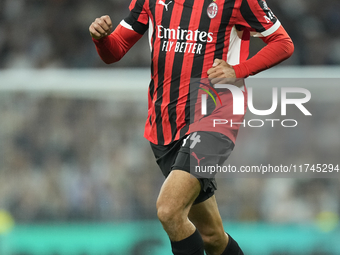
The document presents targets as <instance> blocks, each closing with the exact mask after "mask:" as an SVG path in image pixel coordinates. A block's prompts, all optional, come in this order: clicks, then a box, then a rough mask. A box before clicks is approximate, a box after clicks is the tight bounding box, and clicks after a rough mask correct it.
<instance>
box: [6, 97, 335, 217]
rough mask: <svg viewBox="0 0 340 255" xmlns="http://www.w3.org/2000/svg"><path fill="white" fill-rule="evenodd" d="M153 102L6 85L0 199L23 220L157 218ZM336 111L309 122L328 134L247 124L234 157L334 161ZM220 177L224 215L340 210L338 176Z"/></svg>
mask: <svg viewBox="0 0 340 255" xmlns="http://www.w3.org/2000/svg"><path fill="white" fill-rule="evenodd" d="M118 107H119V109H120V110H119V111H116V110H115V109H117V108H118ZM311 107H312V105H311V106H310V107H309V108H310V109H312V108H311ZM316 108H317V106H314V109H312V110H313V113H316V114H317V109H316ZM145 109H146V105H145V103H143V102H136V101H124V102H122V101H119V100H107V101H105V100H92V99H74V98H60V97H51V96H47V97H46V96H44V97H39V96H36V95H34V94H29V93H28V94H23V93H20V92H4V93H2V94H1V96H0V115H1V122H0V162H1V168H0V194H1V195H0V208H2V209H5V210H7V211H9V212H10V213H11V214H12V215H13V216H14V218H15V220H16V221H19V222H37V221H50V220H51V221H69V220H72V221H74V220H86V221H110V220H131V219H134V220H136V219H153V218H155V217H156V214H155V211H156V210H155V200H156V198H157V194H158V191H159V188H160V186H161V184H162V182H163V176H162V174H161V172H160V171H159V170H158V166H157V165H156V163H155V162H154V158H153V155H152V154H151V150H150V148H149V144H148V142H147V141H146V140H145V139H144V138H143V128H144V122H145ZM336 109H340V104H339V102H338V103H337V107H335V110H336ZM335 110H334V111H328V112H327V113H326V114H324V113H322V114H320V116H323V117H322V118H321V119H319V121H321V122H322V123H324V124H323V125H319V123H317V122H316V121H318V118H311V119H310V122H306V123H304V124H302V125H306V126H314V127H316V129H315V132H322V131H325V130H327V134H328V135H327V136H323V138H322V139H323V140H324V141H323V142H324V143H322V141H320V140H318V139H317V138H315V133H314V132H300V133H299V132H296V133H294V134H295V135H296V137H292V135H291V134H289V135H285V133H284V132H280V134H281V135H278V134H277V133H276V134H275V132H273V129H271V128H270V127H269V128H267V129H265V130H263V129H261V132H259V131H258V130H259V129H256V128H255V129H254V128H253V129H252V128H250V129H243V131H242V134H240V137H239V143H238V145H237V146H236V148H235V150H238V151H235V153H234V155H232V157H231V161H230V163H231V164H232V165H233V164H248V165H257V164H260V163H261V162H266V163H271V164H273V165H275V164H278V162H281V163H286V162H289V163H296V164H299V163H306V162H308V163H310V164H313V163H321V162H320V161H322V162H327V163H336V161H337V160H338V155H339V152H338V150H336V148H338V142H339V141H338V140H337V139H339V138H337V137H336V136H337V134H338V130H337V129H336V128H334V127H336V126H334V125H332V122H331V120H332V118H333V117H334V116H335V114H334V113H335ZM336 121H339V118H338V119H337V120H336ZM327 123H329V124H330V125H327ZM337 126H339V124H338V125H337ZM299 130H305V129H303V128H300V129H299ZM287 137H289V139H287ZM327 137H329V140H327V139H326V138H327ZM332 140H333V141H334V142H333V145H332ZM325 144H326V145H325ZM259 145H260V146H261V150H259V149H258V146H259ZM323 146H326V147H327V149H326V150H325V149H324V147H323ZM329 146H330V147H329ZM333 148H334V149H335V150H332V149H333ZM330 149H331V150H330ZM275 151H276V153H275ZM269 152H271V153H269ZM235 162H236V163H235ZM218 185H219V186H218V192H217V199H218V200H219V202H220V203H219V204H220V210H221V214H222V216H223V217H224V219H225V220H251V221H255V220H264V221H270V222H296V223H297V222H300V223H301V222H311V221H314V220H317V219H319V218H320V217H321V216H322V215H323V214H324V213H328V214H332V215H334V216H336V215H339V214H340V208H339V201H340V185H339V179H326V178H325V179H309V175H304V176H303V178H301V179H297V178H295V179H287V178H281V179H269V178H255V179H250V178H239V179H228V178H219V179H218Z"/></svg>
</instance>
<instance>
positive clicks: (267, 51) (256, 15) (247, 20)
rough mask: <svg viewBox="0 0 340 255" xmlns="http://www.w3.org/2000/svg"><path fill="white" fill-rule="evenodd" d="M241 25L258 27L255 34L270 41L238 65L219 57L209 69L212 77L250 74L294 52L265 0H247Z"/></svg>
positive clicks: (240, 76)
mask: <svg viewBox="0 0 340 255" xmlns="http://www.w3.org/2000/svg"><path fill="white" fill-rule="evenodd" d="M238 25H241V26H243V27H245V28H248V29H251V30H254V31H256V33H255V36H257V37H260V38H261V39H262V40H263V41H264V42H265V43H266V44H267V45H266V46H265V47H263V48H262V50H260V51H259V52H258V53H257V54H256V55H255V56H253V57H252V58H250V59H248V60H246V61H244V62H242V63H239V64H237V65H234V66H231V65H229V64H228V63H226V62H225V61H223V60H218V59H217V60H215V62H214V65H213V67H212V68H211V69H209V71H208V75H209V78H211V79H213V78H218V77H224V78H246V77H248V76H249V75H254V74H257V73H259V72H261V71H263V70H266V69H268V68H270V67H272V66H275V65H277V64H279V63H280V62H282V61H284V60H285V59H287V58H289V57H290V56H291V55H292V54H293V52H294V44H293V42H292V40H291V38H290V37H289V35H288V34H287V32H286V31H285V29H284V28H283V27H282V25H281V23H280V21H279V20H278V19H277V18H276V16H275V15H274V14H273V12H272V11H271V10H270V9H269V8H268V6H267V4H266V2H265V1H263V0H243V1H242V4H241V8H240V11H239V21H238Z"/></svg>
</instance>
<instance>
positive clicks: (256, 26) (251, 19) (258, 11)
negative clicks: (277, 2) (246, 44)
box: [237, 0, 281, 37]
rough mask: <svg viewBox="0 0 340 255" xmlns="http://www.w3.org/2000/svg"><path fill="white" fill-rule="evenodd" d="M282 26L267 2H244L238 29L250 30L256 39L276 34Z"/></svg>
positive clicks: (257, 0) (240, 11) (262, 0)
mask: <svg viewBox="0 0 340 255" xmlns="http://www.w3.org/2000/svg"><path fill="white" fill-rule="evenodd" d="M280 25H281V23H280V21H279V20H278V19H277V18H276V16H275V15H274V13H273V12H272V11H271V9H270V8H269V7H268V5H267V2H266V1H265V0H242V3H241V6H240V10H239V15H238V20H237V27H247V28H250V29H251V30H252V31H254V32H252V33H251V34H252V35H253V36H255V37H266V36H269V35H271V34H272V33H274V32H275V31H276V30H277V29H278V28H279V27H280Z"/></svg>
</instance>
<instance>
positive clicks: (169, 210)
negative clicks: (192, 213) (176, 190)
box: [157, 201, 181, 224]
mask: <svg viewBox="0 0 340 255" xmlns="http://www.w3.org/2000/svg"><path fill="white" fill-rule="evenodd" d="M157 217H158V219H159V221H160V222H161V223H162V224H171V223H174V222H177V221H179V220H180V219H181V212H180V210H178V208H176V207H175V206H172V205H171V204H167V203H162V202H160V201H157Z"/></svg>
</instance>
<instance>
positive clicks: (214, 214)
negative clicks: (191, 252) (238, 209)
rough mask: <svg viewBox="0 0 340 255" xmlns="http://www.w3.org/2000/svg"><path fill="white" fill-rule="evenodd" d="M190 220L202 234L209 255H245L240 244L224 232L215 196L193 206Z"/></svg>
mask: <svg viewBox="0 0 340 255" xmlns="http://www.w3.org/2000/svg"><path fill="white" fill-rule="evenodd" d="M189 219H190V221H191V222H192V223H193V224H194V225H195V226H196V228H197V229H198V231H199V232H200V234H201V236H202V239H203V242H204V248H205V251H206V252H207V254H208V255H243V252H242V250H241V249H240V248H239V246H238V244H237V243H236V242H235V241H234V240H233V239H232V238H231V237H229V236H228V235H227V234H226V233H225V232H224V228H223V225H222V219H221V216H220V213H219V210H218V207H217V203H216V199H215V196H212V197H210V198H209V199H207V200H205V201H204V202H202V203H199V204H196V205H193V206H192V207H191V209H190V212H189Z"/></svg>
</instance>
